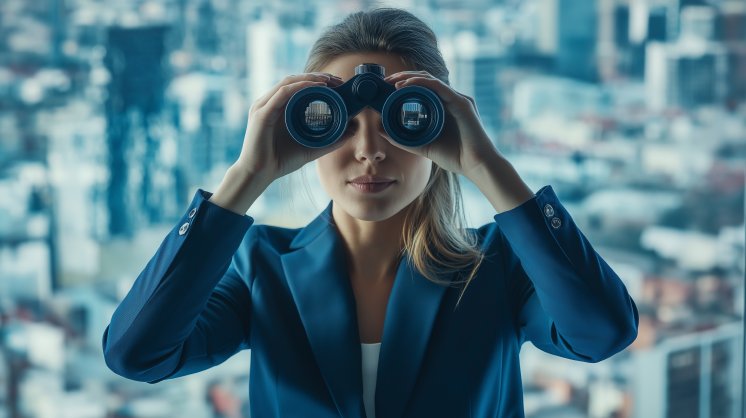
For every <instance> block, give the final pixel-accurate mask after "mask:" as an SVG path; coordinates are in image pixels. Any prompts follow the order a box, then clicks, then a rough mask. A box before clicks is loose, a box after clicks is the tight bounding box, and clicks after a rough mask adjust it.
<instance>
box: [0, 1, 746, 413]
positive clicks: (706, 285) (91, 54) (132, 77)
mask: <svg viewBox="0 0 746 418" xmlns="http://www.w3.org/2000/svg"><path fill="white" fill-rule="evenodd" d="M392 3H395V4H392ZM374 5H381V6H395V7H401V8H405V9H407V10H409V11H411V12H413V13H414V14H415V15H417V16H419V17H420V18H421V19H422V20H424V21H425V22H426V23H428V24H429V25H430V26H431V27H432V28H433V29H434V30H435V32H436V34H437V35H438V37H439V42H440V46H441V49H442V52H443V54H444V57H445V59H446V62H447V65H448V67H449V69H450V70H451V83H452V86H453V87H454V88H456V89H457V90H458V91H460V92H462V93H465V94H467V95H469V96H472V97H474V98H475V99H476V102H477V105H478V108H479V110H480V114H481V117H482V121H483V124H484V126H485V128H486V129H487V131H488V133H489V134H490V137H491V138H493V140H494V141H495V144H496V145H497V147H498V148H499V149H500V150H501V151H502V153H503V154H505V155H506V156H507V157H508V158H509V160H510V161H511V162H512V163H513V164H514V166H515V167H516V168H517V170H518V172H519V173H520V174H521V176H522V177H523V178H524V180H526V182H527V183H528V184H529V186H530V187H531V188H532V189H533V190H534V191H537V190H538V189H539V188H540V187H541V186H543V185H546V184H551V185H552V186H553V187H554V189H555V191H556V192H557V194H558V196H559V197H560V199H561V200H562V202H563V204H564V205H565V206H566V207H567V208H568V210H569V211H570V213H571V215H572V216H573V219H574V220H575V222H576V223H577V224H578V225H579V226H580V228H581V230H582V231H583V232H584V233H585V234H586V235H587V237H588V238H589V239H590V241H591V242H592V244H593V245H594V248H595V249H596V250H597V251H598V252H599V254H600V255H601V256H602V257H603V258H604V259H605V260H606V261H607V262H608V263H609V264H610V265H611V266H612V268H613V269H614V270H615V271H616V272H617V273H618V274H619V276H620V277H621V278H622V280H623V281H624V283H625V284H626V286H627V289H628V291H629V292H630V294H631V295H632V297H633V298H634V300H635V302H636V303H637V305H638V307H639V310H640V314H641V317H640V328H639V336H638V338H637V340H636V341H635V342H634V343H633V344H632V345H631V346H630V347H629V348H628V349H627V350H625V351H623V352H621V353H619V354H617V355H616V356H614V357H612V358H611V359H609V360H606V361H604V362H602V363H598V364H587V363H581V362H574V361H571V360H566V359H562V358H559V357H554V356H550V355H548V354H545V353H543V352H541V351H539V350H538V349H536V348H535V347H534V346H533V345H532V344H530V343H527V344H524V345H523V350H522V352H521V364H522V373H523V379H524V380H523V382H524V386H525V410H526V415H527V417H529V418H549V417H553V418H576V417H578V418H579V417H593V418H612V417H614V418H622V417H635V418H658V417H667V418H674V417H675V418H736V417H740V416H742V415H741V414H742V401H743V392H744V391H743V386H742V382H743V339H744V336H743V329H744V324H743V313H744V258H745V255H744V240H745V236H746V231H745V229H744V204H745V203H746V198H745V197H744V187H745V186H744V171H745V167H746V2H744V1H743V0H722V1H717V0H712V1H698V0H598V1H591V0H522V1H518V0H471V1H456V0H429V1H428V0H398V1H396V2H378V3H375V4H373V3H370V2H367V1H343V0H339V1H329V0H325V1H318V0H310V1H309V0H295V1H284V2H282V3H281V4H280V3H273V2H256V1H248V0H147V1H146V0H137V1H131V0H126V1H125V0H2V2H0V326H1V328H0V418H27V417H28V418H32V417H33V418H58V417H59V418H68V417H69V418H102V417H107V418H108V417H142V418H145V417H148V418H150V417H152V418H161V417H163V418H166V417H190V418H202V417H205V418H207V417H210V418H213V417H214V418H217V417H221V418H248V417H249V413H248V407H249V397H248V393H249V391H248V389H249V388H248V386H249V383H248V376H249V369H250V367H251V365H250V352H249V351H248V350H245V351H242V352H240V353H238V354H236V355H235V356H234V357H232V358H231V359H229V360H228V361H227V362H225V363H223V364H221V365H219V366H216V367H214V368H212V369H209V370H207V371H204V372H202V373H198V374H194V375H190V376H186V377H182V378H179V379H176V380H172V381H164V382H162V383H159V384H157V385H148V384H147V383H139V382H134V381H128V380H126V379H123V378H120V377H119V376H117V375H115V374H113V373H112V372H111V371H109V369H108V368H107V367H106V365H105V363H104V361H103V357H102V348H101V337H102V333H103V330H104V328H105V326H106V325H107V324H108V322H109V320H110V318H111V314H112V313H113V311H114V309H115V307H116V306H117V304H118V303H119V301H120V300H121V299H122V298H123V297H124V295H125V294H126V292H127V291H128V290H129V288H130V286H131V285H132V283H133V281H134V280H135V278H136V277H137V275H138V273H139V272H140V270H141V269H142V268H143V267H144V266H145V263H146V262H147V261H148V259H149V258H150V256H152V254H153V253H154V252H155V250H156V248H157V246H158V245H159V244H160V242H161V240H162V239H163V238H164V237H165V236H166V234H167V233H168V231H169V230H170V229H171V228H173V227H174V225H175V223H176V222H177V221H178V219H179V217H180V216H182V214H183V213H184V211H185V210H187V208H188V205H189V203H190V201H191V198H192V196H193V195H194V193H195V191H196V190H197V188H203V189H205V190H208V191H215V189H216V187H217V185H218V184H219V182H220V180H221V179H222V176H223V174H224V173H225V170H226V169H227V168H228V166H229V165H230V164H231V163H232V162H233V161H235V159H236V158H237V157H238V154H239V151H240V147H241V143H242V139H243V133H244V130H245V128H246V120H247V115H248V108H249V105H250V104H251V103H252V102H253V101H254V100H255V99H256V98H257V97H259V96H260V95H262V94H264V92H266V90H267V89H269V88H270V87H271V86H272V85H273V84H275V83H276V82H277V81H279V80H280V79H281V78H283V77H284V76H285V75H288V74H297V73H300V72H302V70H303V66H304V63H305V60H306V57H307V53H308V51H309V50H310V47H311V44H312V42H313V41H314V40H315V39H316V37H317V36H318V35H319V34H320V31H321V30H322V29H323V28H324V27H326V26H328V25H331V24H334V23H337V22H338V21H340V20H341V19H342V18H343V17H344V16H345V15H347V14H348V13H351V12H354V11H357V10H360V9H364V8H368V7H370V6H374ZM313 164H314V163H310V164H308V165H306V167H304V168H303V169H302V170H299V171H298V172H296V173H293V174H292V175H289V176H286V177H284V178H282V179H279V180H277V181H276V182H275V183H273V184H272V185H271V186H270V187H269V188H268V189H267V190H266V192H265V193H264V194H263V195H262V196H261V197H260V198H259V200H257V201H256V203H255V204H254V205H253V206H252V208H251V209H250V210H249V214H250V215H252V216H253V217H254V218H255V219H256V222H258V223H265V224H274V225H279V226H286V227H299V226H303V225H305V224H306V223H308V222H309V221H310V220H311V219H313V218H314V217H315V216H316V215H317V214H318V213H319V212H320V211H321V209H323V207H324V206H325V204H326V202H328V199H329V197H328V196H326V195H325V193H324V191H323V190H322V189H321V186H320V184H319V183H318V180H317V178H316V174H315V170H314V169H313V168H309V167H313ZM304 173H305V176H304V175H303V174H304ZM304 178H305V180H304ZM300 180H303V181H300ZM461 180H462V185H463V189H464V197H465V206H466V210H467V219H468V221H469V223H470V226H472V227H477V226H479V225H482V224H484V223H486V222H491V221H492V216H493V215H494V209H493V208H492V207H491V206H490V204H489V202H488V201H487V199H486V198H485V197H484V196H483V195H482V194H481V193H480V192H479V190H478V189H476V187H475V186H474V185H473V184H471V183H470V182H469V181H468V180H466V179H465V178H463V177H462V179H461ZM304 190H305V191H308V192H309V193H306V195H307V196H302V195H301V196H298V193H297V192H301V191H304ZM254 418H257V417H254Z"/></svg>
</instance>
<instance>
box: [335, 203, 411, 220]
mask: <svg viewBox="0 0 746 418" xmlns="http://www.w3.org/2000/svg"><path fill="white" fill-rule="evenodd" d="M340 206H341V207H342V209H343V210H344V211H345V212H347V214H349V215H350V216H351V217H353V218H355V219H359V220H361V221H368V222H380V221H385V220H386V219H389V218H390V217H392V216H394V215H396V214H397V213H398V212H399V211H398V210H397V209H396V208H395V207H394V206H395V205H392V204H391V202H388V203H387V202H384V201H375V200H360V201H356V202H350V201H349V200H348V201H347V202H345V203H342V204H341V205H340Z"/></svg>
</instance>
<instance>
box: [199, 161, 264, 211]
mask: <svg viewBox="0 0 746 418" xmlns="http://www.w3.org/2000/svg"><path fill="white" fill-rule="evenodd" d="M271 183H272V180H271V179H268V178H264V177H262V176H260V175H258V174H254V173H251V172H248V171H246V170H244V169H242V168H240V167H238V166H232V167H231V168H229V169H228V171H227V172H226V173H225V176H224V177H223V180H222V181H221V182H220V185H219V186H218V188H217V190H215V193H214V194H213V195H212V196H211V197H210V199H209V201H210V202H212V203H214V204H216V205H218V206H220V207H222V208H224V209H228V210H230V211H231V212H234V213H237V214H239V215H244V214H246V211H248V210H249V208H250V207H251V205H253V204H254V202H255V201H256V199H258V198H259V196H260V195H261V194H262V193H263V192H264V190H265V189H266V188H267V186H269V185H270V184H271Z"/></svg>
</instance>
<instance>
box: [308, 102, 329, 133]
mask: <svg viewBox="0 0 746 418" xmlns="http://www.w3.org/2000/svg"><path fill="white" fill-rule="evenodd" d="M304 116H305V117H304V120H303V121H304V124H305V127H306V128H307V129H308V130H310V131H311V132H313V133H316V134H318V133H323V132H326V131H328V130H329V129H330V128H331V127H332V122H333V121H334V118H333V117H332V108H331V107H330V106H329V104H328V103H326V102H325V101H322V100H314V101H312V102H311V103H309V104H308V106H306V110H305V112H304Z"/></svg>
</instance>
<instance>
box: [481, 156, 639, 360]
mask: <svg viewBox="0 0 746 418" xmlns="http://www.w3.org/2000/svg"><path fill="white" fill-rule="evenodd" d="M480 169H481V170H482V172H481V173H480V175H479V176H474V177H473V178H471V177H470V180H472V181H473V182H474V183H475V184H476V185H477V186H478V187H479V188H480V190H482V192H483V193H484V194H485V195H486V196H487V198H488V199H489V200H490V202H491V203H492V205H493V206H494V207H495V210H496V211H497V212H500V213H498V214H497V215H495V217H494V219H495V222H496V223H497V225H498V227H499V229H500V232H501V235H502V236H503V237H504V239H503V245H502V246H501V247H500V248H501V249H502V250H503V260H504V262H505V266H506V274H507V275H508V276H507V277H508V280H509V283H510V291H511V296H510V297H511V300H513V301H514V302H515V306H514V312H515V318H516V321H517V329H518V332H519V339H520V340H521V342H523V341H524V340H530V341H531V342H532V343H533V344H534V345H535V346H536V347H538V348H540V349H542V350H543V351H546V352H549V353H552V354H556V355H559V356H562V357H566V358H572V359H576V360H581V361H586V362H597V361H601V360H603V359H606V358H608V357H610V356H612V355H613V354H615V353H617V352H619V351H621V350H623V349H624V348H626V347H627V346H628V345H629V344H631V343H632V341H634V339H635V338H636V337H637V326H638V323H639V317H638V312H637V307H636V306H635V303H634V301H633V300H632V298H631V297H630V296H629V294H628V293H627V290H626V287H625V286H624V284H623V283H622V281H621V280H620V279H619V277H618V276H617V274H616V273H615V272H614V271H613V270H612V269H611V267H609V265H608V264H607V263H606V262H605V261H604V260H603V259H602V258H601V257H600V256H599V255H598V253H596V251H595V250H594V249H593V247H592V246H591V244H590V243H589V241H588V240H587V238H586V237H585V236H584V235H583V233H582V232H581V231H580V229H578V227H577V226H576V225H575V223H574V222H573V220H572V218H571V216H570V214H569V213H568V212H567V211H566V210H565V208H564V207H563V206H562V204H561V202H560V201H559V199H558V198H557V196H556V195H555V193H554V190H553V189H552V187H551V186H544V187H542V188H541V189H540V190H539V191H538V192H537V193H536V195H534V194H533V193H531V192H530V189H529V188H528V187H527V186H526V185H525V183H524V182H523V180H522V179H521V178H520V177H519V176H518V173H517V172H516V171H515V170H514V169H513V167H512V165H511V164H510V163H509V162H508V161H507V160H506V159H504V158H503V157H502V156H495V157H494V158H492V159H491V160H489V162H486V163H485V164H483V165H481V166H480Z"/></svg>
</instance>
